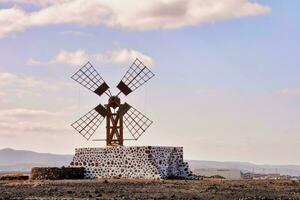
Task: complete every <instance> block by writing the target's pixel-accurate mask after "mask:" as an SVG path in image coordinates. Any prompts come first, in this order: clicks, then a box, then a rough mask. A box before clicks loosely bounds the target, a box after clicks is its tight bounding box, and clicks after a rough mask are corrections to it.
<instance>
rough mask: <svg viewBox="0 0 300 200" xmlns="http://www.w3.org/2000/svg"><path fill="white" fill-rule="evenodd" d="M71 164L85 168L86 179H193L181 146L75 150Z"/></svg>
mask: <svg viewBox="0 0 300 200" xmlns="http://www.w3.org/2000/svg"><path fill="white" fill-rule="evenodd" d="M70 165H71V166H72V167H84V168H85V178H141V179H168V178H182V179H191V178H192V172H191V170H190V169H189V166H188V163H187V162H184V161H183V148H182V147H159V146H136V147H124V146H119V147H105V148H78V149H75V156H74V158H73V161H72V162H71V164H70Z"/></svg>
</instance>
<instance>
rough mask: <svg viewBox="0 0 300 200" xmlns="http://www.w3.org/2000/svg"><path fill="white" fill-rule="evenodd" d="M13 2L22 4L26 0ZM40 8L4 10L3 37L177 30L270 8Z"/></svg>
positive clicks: (96, 0)
mask: <svg viewBox="0 0 300 200" xmlns="http://www.w3.org/2000/svg"><path fill="white" fill-rule="evenodd" d="M13 2H16V3H18V2H19V3H22V2H24V1H22V0H18V1H17V0H14V1H13ZM29 2H32V3H35V4H38V5H41V6H42V7H41V8H40V9H39V10H38V11H32V12H26V11H24V10H21V9H19V8H15V7H14V8H9V9H1V10H0V37H4V36H6V35H9V34H13V33H16V32H19V31H23V30H24V29H26V28H29V27H40V26H47V25H55V24H79V25H105V26H108V27H120V28H124V29H129V30H138V31H145V30H153V29H175V28H181V27H187V26H199V25H202V24H205V23H214V22H218V21H223V20H228V19H236V18H240V17H245V16H256V15H261V14H266V13H268V12H270V10H271V9H270V7H267V6H263V5H261V4H258V3H255V2H251V1H250V0H222V1H220V0H210V1H207V0H152V1H139V0H128V1H123V0H90V1H85V0H52V1H51V0H48V1H45V2H44V3H41V2H43V1H38V0H31V1H29Z"/></svg>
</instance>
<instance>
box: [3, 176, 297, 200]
mask: <svg viewBox="0 0 300 200" xmlns="http://www.w3.org/2000/svg"><path fill="white" fill-rule="evenodd" d="M0 199H300V181H280V180H236V181H233V180H189V181H187V180H164V181H149V180H122V179H115V180H61V181H0Z"/></svg>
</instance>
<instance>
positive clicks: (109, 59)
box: [27, 48, 154, 66]
mask: <svg viewBox="0 0 300 200" xmlns="http://www.w3.org/2000/svg"><path fill="white" fill-rule="evenodd" d="M136 58H138V59H140V60H141V61H142V62H143V63H144V64H145V65H147V66H151V65H153V64H154V60H153V58H151V57H150V56H147V55H145V54H143V53H141V52H139V51H136V50H132V49H126V48H119V49H115V50H111V51H107V52H104V53H96V54H87V53H86V52H85V51H84V50H82V49H78V50H76V51H74V52H70V51H66V50H62V51H60V52H59V53H58V54H57V55H56V56H54V58H53V59H51V60H49V61H45V62H42V61H39V60H36V59H33V58H30V59H29V60H28V61H27V64H29V65H45V64H56V63H61V64H68V65H72V66H77V65H83V64H85V63H86V62H87V61H88V60H93V61H95V62H98V63H110V64H129V63H132V62H133V61H134V60H135V59H136Z"/></svg>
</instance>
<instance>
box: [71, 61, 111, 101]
mask: <svg viewBox="0 0 300 200" xmlns="http://www.w3.org/2000/svg"><path fill="white" fill-rule="evenodd" d="M71 78H72V79H73V80H75V81H76V82H78V83H79V84H81V85H83V86H84V87H85V88H87V89H89V90H90V91H92V92H95V93H96V94H97V95H99V96H101V95H102V94H103V93H106V94H107V95H108V96H110V95H109V94H108V93H107V92H106V91H107V90H108V89H109V86H108V85H107V84H106V83H105V81H104V80H103V78H102V77H101V76H100V75H99V73H98V72H97V71H96V69H95V68H94V67H93V66H92V65H91V63H90V62H88V63H86V64H85V65H84V66H83V67H82V68H80V69H79V70H78V71H77V72H76V73H75V74H74V75H73V76H72V77H71Z"/></svg>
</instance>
